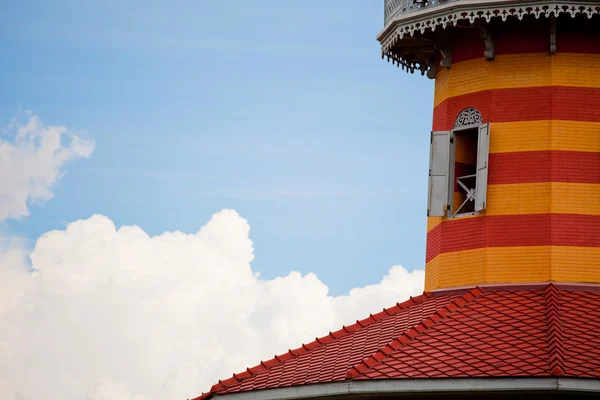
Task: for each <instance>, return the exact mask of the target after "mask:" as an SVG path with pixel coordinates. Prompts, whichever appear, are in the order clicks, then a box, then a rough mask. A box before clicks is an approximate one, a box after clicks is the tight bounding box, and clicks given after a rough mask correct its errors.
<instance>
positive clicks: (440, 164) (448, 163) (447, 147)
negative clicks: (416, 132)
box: [427, 108, 490, 218]
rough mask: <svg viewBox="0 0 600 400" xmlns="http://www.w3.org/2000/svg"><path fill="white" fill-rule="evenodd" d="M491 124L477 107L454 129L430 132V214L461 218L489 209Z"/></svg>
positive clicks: (461, 118) (466, 114) (462, 114)
mask: <svg viewBox="0 0 600 400" xmlns="http://www.w3.org/2000/svg"><path fill="white" fill-rule="evenodd" d="M489 133H490V128H489V124H483V123H482V118H481V114H480V113H479V111H477V110H476V109H474V108H468V109H466V110H464V111H462V112H461V113H460V114H459V116H458V117H457V119H456V123H455V125H454V129H453V130H451V131H440V132H432V133H431V150H430V158H429V204H428V208H427V215H428V216H432V217H434V216H444V215H446V216H448V217H451V218H453V217H458V216H462V215H472V214H474V213H476V212H478V211H481V210H484V209H485V208H486V196H487V175H488V172H487V168H488V153H489Z"/></svg>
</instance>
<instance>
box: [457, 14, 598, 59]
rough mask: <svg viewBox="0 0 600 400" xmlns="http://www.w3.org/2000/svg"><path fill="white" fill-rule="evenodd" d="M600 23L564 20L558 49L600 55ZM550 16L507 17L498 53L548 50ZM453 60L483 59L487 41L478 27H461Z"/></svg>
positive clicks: (498, 35)
mask: <svg viewBox="0 0 600 400" xmlns="http://www.w3.org/2000/svg"><path fill="white" fill-rule="evenodd" d="M597 23H598V22H597V21H595V22H592V21H589V22H588V21H587V20H584V23H582V21H581V20H580V19H578V20H577V21H575V20H571V19H570V18H569V19H561V20H560V21H559V32H560V34H557V35H556V49H557V51H558V52H561V53H586V54H600V31H598V29H597V28H596V27H595V24H597ZM549 31H550V26H549V22H548V19H546V18H543V19H531V20H529V21H516V20H507V21H505V22H503V23H502V28H501V30H500V31H498V30H496V32H494V50H495V54H496V55H501V54H525V53H548V52H549V50H550V43H549V40H548V32H549ZM452 49H453V50H452V62H453V63H459V62H461V61H467V60H472V59H475V58H483V53H484V51H485V44H484V42H483V40H481V36H480V33H479V31H478V30H475V29H459V30H457V31H455V32H454V37H453V38H452Z"/></svg>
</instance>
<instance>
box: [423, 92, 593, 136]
mask: <svg viewBox="0 0 600 400" xmlns="http://www.w3.org/2000/svg"><path fill="white" fill-rule="evenodd" d="M468 107H475V108H477V109H478V110H479V112H481V114H482V116H483V120H484V121H485V122H487V121H490V122H513V121H536V120H550V119H556V120H571V121H589V122H600V88H587V87H570V86H542V87H531V88H513V89H493V90H483V91H480V92H475V93H469V94H465V95H461V96H455V97H450V98H448V99H446V100H444V101H443V102H441V103H440V104H438V105H437V106H436V107H435V108H434V110H433V130H434V131H441V130H449V129H452V127H453V126H454V120H455V119H456V117H457V116H458V114H459V113H460V112H461V111H462V110H464V109H465V108H468Z"/></svg>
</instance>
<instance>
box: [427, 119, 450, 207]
mask: <svg viewBox="0 0 600 400" xmlns="http://www.w3.org/2000/svg"><path fill="white" fill-rule="evenodd" d="M449 169H450V131H440V132H431V150H430V154H429V202H428V205H427V215H428V216H430V217H442V216H444V215H445V213H446V208H447V205H448V173H449Z"/></svg>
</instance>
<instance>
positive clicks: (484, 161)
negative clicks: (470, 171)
mask: <svg viewBox="0 0 600 400" xmlns="http://www.w3.org/2000/svg"><path fill="white" fill-rule="evenodd" d="M477 141H478V143H477V178H476V179H477V181H476V183H475V184H476V185H477V186H476V188H477V190H476V191H475V211H481V210H485V206H486V204H485V202H486V197H487V181H488V155H489V153H490V124H489V123H487V124H483V125H481V126H480V127H479V135H478V140H477Z"/></svg>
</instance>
